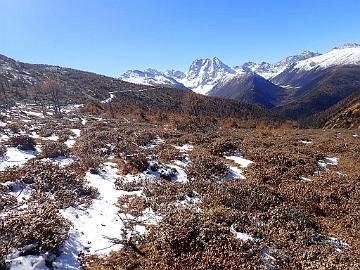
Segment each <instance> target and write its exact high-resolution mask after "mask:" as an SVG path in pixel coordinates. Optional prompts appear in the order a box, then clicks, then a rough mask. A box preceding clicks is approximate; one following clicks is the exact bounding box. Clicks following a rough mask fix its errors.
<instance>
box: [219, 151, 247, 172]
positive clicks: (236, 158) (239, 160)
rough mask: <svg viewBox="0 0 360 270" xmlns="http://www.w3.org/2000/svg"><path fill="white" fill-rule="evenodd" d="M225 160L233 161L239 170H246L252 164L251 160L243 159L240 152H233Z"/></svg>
mask: <svg viewBox="0 0 360 270" xmlns="http://www.w3.org/2000/svg"><path fill="white" fill-rule="evenodd" d="M225 158H226V159H229V160H233V161H234V162H235V163H237V164H239V165H240V167H241V168H247V167H249V166H250V165H251V164H253V163H254V162H252V161H251V160H248V159H245V158H244V156H243V155H242V154H241V153H240V152H235V153H234V154H232V155H231V156H226V157H225Z"/></svg>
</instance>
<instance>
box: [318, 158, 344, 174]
mask: <svg viewBox="0 0 360 270" xmlns="http://www.w3.org/2000/svg"><path fill="white" fill-rule="evenodd" d="M338 164H339V159H338V158H336V157H325V158H323V159H321V160H319V161H318V165H319V166H320V168H321V169H323V170H325V171H326V170H328V168H327V166H336V165H338Z"/></svg>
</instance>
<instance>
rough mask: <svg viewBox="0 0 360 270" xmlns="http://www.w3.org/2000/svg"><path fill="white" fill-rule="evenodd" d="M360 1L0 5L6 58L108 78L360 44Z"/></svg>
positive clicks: (39, 0) (43, 0) (36, 0)
mask: <svg viewBox="0 0 360 270" xmlns="http://www.w3.org/2000/svg"><path fill="white" fill-rule="evenodd" d="M359 11H360V1H358V0H341V1H334V0H328V1H325V0H312V1H310V0H302V1H295V0H286V1H285V0H278V1H276V0H273V1H270V0H268V1H266V0H251V1H250V0H246V1H240V0H238V1H236V0H223V1H215V0H0V37H1V40H0V53H1V54H5V55H7V56H9V57H12V58H15V59H17V60H20V61H24V62H31V63H46V64H56V65H60V66H67V67H73V68H77V69H82V70H88V71H93V72H97V73H101V74H106V75H110V76H118V75H120V74H121V73H122V72H124V71H126V70H127V69H145V68H147V67H154V68H157V69H160V70H164V69H167V68H175V69H180V70H183V71H185V70H186V69H187V68H188V66H189V65H190V64H191V62H192V60H194V59H196V58H204V57H213V56H218V57H219V58H220V59H221V60H223V61H224V62H225V63H227V64H229V65H231V66H232V65H239V64H242V63H243V62H246V61H250V60H251V61H256V62H259V61H269V62H273V61H277V60H279V59H281V58H283V57H285V56H288V55H291V54H295V53H297V52H300V51H303V50H305V49H308V50H312V51H320V52H324V51H326V50H328V49H330V48H332V47H334V46H338V45H341V44H343V43H347V42H360V14H359Z"/></svg>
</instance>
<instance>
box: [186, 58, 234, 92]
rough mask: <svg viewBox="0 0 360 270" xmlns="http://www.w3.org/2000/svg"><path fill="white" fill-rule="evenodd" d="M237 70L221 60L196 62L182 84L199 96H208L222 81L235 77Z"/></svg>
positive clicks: (208, 59)
mask: <svg viewBox="0 0 360 270" xmlns="http://www.w3.org/2000/svg"><path fill="white" fill-rule="evenodd" d="M235 75H236V72H235V70H233V69H232V68H230V67H229V66H227V65H225V64H224V63H223V62H221V61H220V59H219V58H217V57H214V58H213V59H210V58H206V59H198V60H195V61H194V62H193V63H192V64H191V66H190V68H189V70H188V72H187V74H186V77H185V78H184V79H182V80H181V82H182V83H183V84H184V85H185V86H186V87H188V88H190V89H191V90H193V91H194V92H196V93H199V94H206V93H207V92H209V91H210V90H211V89H212V88H213V86H214V85H216V84H217V83H218V82H219V81H220V80H224V79H225V80H226V78H227V77H234V76H235Z"/></svg>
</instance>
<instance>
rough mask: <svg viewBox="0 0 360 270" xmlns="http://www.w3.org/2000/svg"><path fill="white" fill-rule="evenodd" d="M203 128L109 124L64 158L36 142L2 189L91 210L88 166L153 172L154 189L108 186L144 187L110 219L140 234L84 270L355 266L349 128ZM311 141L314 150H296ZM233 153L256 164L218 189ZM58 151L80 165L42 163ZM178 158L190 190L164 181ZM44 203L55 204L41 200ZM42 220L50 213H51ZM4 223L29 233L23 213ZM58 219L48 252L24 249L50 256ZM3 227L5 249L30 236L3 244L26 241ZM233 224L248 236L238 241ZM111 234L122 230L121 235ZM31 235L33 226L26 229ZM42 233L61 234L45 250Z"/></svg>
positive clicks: (358, 251) (4, 175) (90, 130)
mask: <svg viewBox="0 0 360 270" xmlns="http://www.w3.org/2000/svg"><path fill="white" fill-rule="evenodd" d="M204 119H205V118H204ZM204 121H205V123H201V124H199V123H196V124H195V123H194V126H191V128H185V127H182V126H181V125H176V124H173V123H175V122H171V121H170V122H168V123H166V124H165V125H162V124H159V123H158V125H154V124H152V123H144V122H143V123H130V124H128V123H124V122H123V121H121V120H116V119H107V120H106V122H105V121H90V122H89V124H88V125H87V126H86V127H84V128H83V129H82V132H81V137H80V138H78V140H77V142H76V144H75V146H74V147H73V148H71V149H70V150H69V149H66V148H65V150H66V151H65V150H64V145H63V144H60V143H59V142H56V143H53V142H50V143H49V142H44V141H40V143H41V145H42V149H43V154H42V156H39V157H38V158H37V160H35V161H30V162H28V163H27V164H26V165H25V166H24V167H22V168H12V169H7V170H5V171H3V172H0V182H5V181H13V182H17V183H19V182H20V183H21V182H23V183H26V184H27V185H29V186H30V188H32V189H34V190H35V192H33V194H32V196H31V198H30V200H29V202H30V203H33V204H39V205H43V206H44V207H50V206H49V205H52V207H54V208H55V209H58V208H64V207H67V206H70V205H71V206H76V205H79V204H81V203H90V202H91V199H92V198H94V196H96V191H95V190H93V189H91V188H88V187H87V186H86V183H84V180H83V179H84V176H85V173H86V172H87V171H89V170H90V172H91V173H100V172H101V171H100V170H101V167H99V165H100V164H102V163H104V162H105V161H112V162H115V163H117V164H118V168H119V172H120V174H121V175H123V174H128V173H129V174H134V175H136V174H138V173H142V174H144V175H146V174H147V173H154V172H157V173H158V174H159V178H158V179H157V180H156V181H148V180H147V179H146V178H144V179H141V180H140V179H139V180H136V181H134V182H128V181H126V178H125V177H119V179H118V181H117V183H116V186H117V188H118V189H119V190H126V191H140V190H142V191H143V194H144V197H138V196H123V197H121V198H119V201H118V207H119V214H120V213H123V214H124V213H125V214H127V215H128V216H130V215H131V216H133V217H134V218H133V219H131V220H127V221H126V227H127V229H129V230H133V229H134V226H135V225H139V224H140V225H145V226H146V228H147V229H148V234H147V235H145V236H144V237H138V236H137V235H136V234H131V237H130V238H128V239H126V238H123V239H124V240H123V242H122V243H123V246H124V247H123V248H122V249H121V250H119V251H117V252H113V253H111V254H110V255H109V256H107V257H97V256H85V257H84V258H83V266H84V268H85V269H358V268H359V267H360V261H359V259H358V258H360V240H359V239H360V234H359V231H360V227H359V223H358V217H359V216H360V203H359V202H360V185H359V183H360V182H359V180H360V175H359V167H358V164H359V161H360V160H359V159H360V146H359V143H358V138H356V137H353V136H352V134H353V132H352V131H347V130H311V129H308V130H302V129H295V128H292V127H289V126H286V125H283V126H282V127H278V128H274V127H271V126H267V125H264V124H259V125H258V126H257V128H254V129H243V128H239V127H238V126H237V125H235V124H234V125H232V124H228V123H224V121H217V122H216V125H213V124H214V123H213V120H212V119H211V118H208V119H207V120H204ZM180 122H181V121H180ZM190 122H191V121H190ZM64 126H68V127H69V128H76V127H74V126H70V125H69V124H68V123H63V124H58V125H53V127H52V128H51V130H52V132H51V133H55V134H56V135H58V136H60V137H63V139H62V140H61V141H64V140H65V139H68V138H69V136H72V134H70V132H68V131H64V135H60V134H61V129H62V128H63V127H64ZM64 130H66V129H64ZM159 139H162V140H163V141H161V140H159ZM309 140H311V141H312V143H311V144H304V143H302V142H301V141H309ZM183 144H191V145H193V146H194V148H193V150H192V151H189V152H181V151H179V150H178V149H176V148H175V147H174V145H177V146H182V145H183ZM149 145H151V146H152V147H149ZM58 148H59V149H58ZM54 149H55V150H54ZM235 151H237V152H240V153H243V154H244V156H245V158H247V159H249V160H251V161H253V162H254V164H253V165H252V166H250V167H249V168H244V169H242V170H243V172H244V175H245V177H246V179H245V180H226V181H225V180H224V177H225V176H226V175H227V174H228V172H229V167H228V165H231V166H237V164H235V163H234V162H232V161H230V160H227V159H225V158H224V156H225V155H230V154H232V153H234V152H235ZM59 152H61V155H74V156H76V157H78V158H79V161H77V162H74V163H73V164H72V165H70V166H68V167H66V168H60V167H59V166H55V165H53V164H49V163H43V161H41V158H43V157H45V156H46V157H54V156H56V155H58V153H59ZM53 153H56V155H55V154H53ZM324 157H338V158H339V164H338V165H328V170H327V171H324V170H321V169H320V168H319V166H318V161H319V160H320V159H322V158H324ZM185 158H186V160H190V161H191V162H190V163H188V165H187V166H186V167H185V168H184V170H185V172H186V173H187V177H188V182H186V183H180V182H177V181H172V179H173V177H172V176H170V174H166V173H164V172H170V173H171V171H170V170H168V169H169V168H170V167H169V166H168V164H171V163H173V162H175V161H176V160H177V161H179V160H182V161H184V160H185ZM39 159H40V160H39ZM337 172H340V173H337ZM173 173H174V175H176V173H175V172H173ZM301 177H305V178H308V179H311V180H312V181H306V180H303V179H301ZM169 180H171V181H169ZM50 197H51V198H53V199H51V200H50V202H51V203H50V204H48V203H46V202H47V200H49V198H50ZM0 198H1V199H0V211H1V209H9V208H12V207H18V205H19V203H18V202H17V201H16V198H15V197H14V196H11V195H9V194H8V193H6V190H0ZM195 198H196V199H197V201H196V200H195V202H194V199H195ZM192 200H193V201H192ZM148 207H150V208H151V209H152V210H154V211H155V212H156V213H157V214H159V215H161V216H162V220H161V221H160V222H159V224H158V225H156V226H153V225H151V226H150V225H146V224H144V223H143V222H142V221H138V220H137V218H136V217H139V216H141V214H142V211H143V210H144V209H146V208H148ZM41 209H42V208H40V209H39V211H40V212H36V213H35V212H31V213H25V212H24V215H25V216H27V217H29V221H28V222H29V223H30V222H31V221H32V220H37V219H36V217H37V216H38V215H40V216H41V215H42V212H41ZM28 211H33V210H31V209H29V210H28ZM34 211H35V210H34ZM50 212H51V213H53V214H52V215H53V216H54V218H55V217H57V216H56V210H54V211H53V212H52V211H50ZM9 220H15V221H14V224H16V226H17V225H18V224H22V225H21V226H24V228H27V226H30V225H29V224H28V223H27V222H26V223H25V221H23V219H22V218H21V217H20V216H16V215H15V216H14V217H12V218H11V219H9ZM58 222H59V224H62V225H61V228H63V230H61V231H59V230H58V229H59V228H60V227H59V226H58V227H54V228H53V231H52V230H50V229H49V230H48V231H47V232H48V233H49V234H46V235H40V237H41V239H44V241H47V242H46V243H49V244H48V245H45V247H44V249H41V250H39V248H38V247H35V248H34V249H33V251H32V252H33V253H36V252H40V251H43V250H45V249H46V250H48V251H53V252H56V250H57V249H58V247H59V245H61V243H62V241H63V240H64V237H65V235H66V231H67V229H66V228H68V227H67V225H66V224H65V223H62V222H64V221H63V220H59V221H58ZM9 224H10V223H9ZM35 224H38V225H39V224H44V226H45V228H47V227H46V226H47V224H49V226H50V224H52V223H50V221H49V220H43V221H39V223H35ZM2 226H3V227H1V226H0V230H1V229H3V230H6V231H8V232H9V236H8V238H0V240H1V241H2V242H0V246H1V248H3V249H4V250H5V252H7V251H8V249H9V248H10V247H11V248H22V247H23V245H25V244H26V243H27V242H26V241H27V240H26V241H25V240H24V241H25V242H19V244H18V245H16V244H15V243H14V242H11V241H10V240H9V239H10V238H14V239H18V238H17V237H23V238H24V239H29V236H28V235H25V236H23V235H22V234H20V233H18V235H19V236H18V235H15V234H14V233H15V232H14V231H12V230H11V229H10V228H9V227H4V225H2ZM19 226H20V225H19ZM39 226H41V225H39ZM230 228H233V230H235V231H236V232H242V233H247V234H249V235H251V236H252V237H253V238H254V239H255V240H254V241H243V240H241V239H237V238H236V237H235V236H234V232H233V231H232V230H231V229H230ZM120 231H121V230H120V228H119V237H120V234H121V232H120ZM29 232H34V229H32V228H29ZM11 233H12V234H11ZM22 233H24V232H22ZM29 234H30V233H29ZM49 235H55V236H56V235H58V237H57V238H52V239H53V241H54V242H51V241H50V242H48V241H49V240H47V239H48V238H49V237H50V236H49ZM328 237H336V238H337V239H339V240H341V241H343V242H346V243H347V244H348V245H349V246H341V245H342V244H341V242H331V241H330V240H329V238H328ZM3 239H4V240H3ZM41 239H35V240H34V242H35V243H38V242H39V241H40V240H41ZM30 240H32V239H30ZM336 245H338V246H340V247H341V248H342V251H341V252H338V251H336V247H337V246H336ZM35 246H36V245H35ZM0 261H1V260H0Z"/></svg>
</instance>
